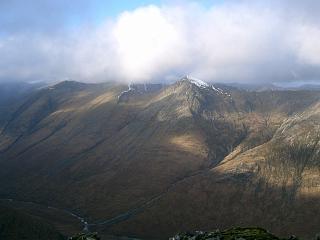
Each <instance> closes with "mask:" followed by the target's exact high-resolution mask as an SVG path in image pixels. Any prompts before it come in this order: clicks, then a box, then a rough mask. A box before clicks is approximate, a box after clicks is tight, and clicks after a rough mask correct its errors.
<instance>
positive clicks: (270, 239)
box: [170, 228, 298, 240]
mask: <svg viewBox="0 0 320 240" xmlns="http://www.w3.org/2000/svg"><path fill="white" fill-rule="evenodd" d="M205 239H207V240H280V239H283V240H284V238H278V237H276V236H274V235H273V234H271V233H269V232H268V231H266V230H264V229H262V228H231V229H228V230H225V231H219V230H216V231H214V232H202V231H197V232H194V233H183V234H178V235H176V236H174V237H173V238H170V240H205ZM288 239H289V240H293V239H298V238H296V237H294V236H291V237H290V238H288Z"/></svg>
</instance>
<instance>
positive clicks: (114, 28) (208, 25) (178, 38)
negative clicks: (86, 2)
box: [0, 1, 320, 82]
mask: <svg viewBox="0 0 320 240" xmlns="http://www.w3.org/2000/svg"><path fill="white" fill-rule="evenodd" d="M312 4H315V5H314V8H312ZM316 9H318V10H320V9H319V4H317V3H316V1H306V2H305V4H304V5H301V1H300V2H299V1H282V3H281V4H280V3H279V2H277V1H268V4H266V3H265V2H264V1H256V2H255V3H253V1H225V3H223V4H220V5H215V6H212V7H211V8H203V7H201V6H200V5H199V4H196V3H187V4H183V5H181V4H180V5H163V6H146V7H141V8H138V9H135V10H133V11H128V12H123V13H122V14H121V15H119V16H118V17H117V18H116V19H114V20H106V21H105V23H103V24H100V25H99V26H98V27H96V26H95V27H92V26H82V27H79V28H77V29H73V30H72V31H54V32H53V33H51V32H50V31H28V32H19V31H17V32H14V33H9V34H6V35H4V36H2V37H0V79H11V78H12V79H23V80H47V81H56V80H59V79H63V78H72V79H76V80H80V81H91V82H94V81H107V80H119V81H153V80H154V81H159V80H163V81H170V80H171V79H175V78H177V77H179V76H181V75H184V74H191V75H193V76H196V77H198V78H202V79H204V80H206V81H219V82H223V81H232V82H241V81H245V82H248V81H255V82H259V81H260V82H281V81H284V82H285V81H318V80H319V82H320V41H319V39H320V21H319V20H320V19H319V18H318V17H317V11H315V10H316ZM313 12H314V14H313Z"/></svg>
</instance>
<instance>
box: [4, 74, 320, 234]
mask: <svg viewBox="0 0 320 240" xmlns="http://www.w3.org/2000/svg"><path fill="white" fill-rule="evenodd" d="M124 91H128V87H127V86H125V85H119V84H115V83H108V84H82V83H77V82H62V83H60V84H58V85H55V86H52V87H49V88H45V89H42V90H40V91H38V92H36V93H35V94H33V95H32V96H30V97H29V98H28V99H27V100H26V101H25V102H24V103H23V104H22V105H21V106H20V107H19V108H18V109H17V110H16V111H15V113H14V114H12V115H11V117H10V120H9V121H8V122H7V123H6V124H5V127H4V129H3V131H2V132H1V136H0V157H1V158H0V189H1V190H0V195H1V196H3V197H10V198H14V199H20V200H25V201H34V202H38V203H43V204H48V205H51V206H57V207H59V208H62V209H69V210H72V211H76V212H77V213H79V214H81V215H82V216H84V217H85V218H86V219H87V220H88V221H89V222H90V223H102V222H105V223H106V224H99V225H95V226H92V228H97V229H98V230H99V231H105V232H111V233H116V234H118V235H127V236H143V237H146V238H147V237H164V236H170V235H172V234H174V233H175V232H178V231H183V230H185V231H187V230H194V229H212V228H216V227H220V226H221V227H229V226H233V225H247V226H248V225H252V224H253V223H259V224H257V225H261V226H265V227H267V228H268V229H271V230H275V231H276V233H280V234H286V233H287V232H290V233H295V231H297V232H298V233H301V234H306V233H307V232H310V233H311V234H312V235H314V234H315V233H314V232H315V231H316V228H315V225H316V223H317V221H319V219H318V218H317V215H316V214H317V209H319V206H318V203H317V201H316V200H317V196H318V195H317V194H318V193H316V192H315V195H313V197H308V198H305V199H306V201H307V202H298V203H297V204H306V205H308V204H309V205H308V206H309V208H308V209H310V211H309V210H304V208H297V211H295V212H294V211H291V210H292V209H291V206H290V208H287V206H285V207H284V208H282V205H281V203H282V202H283V201H282V199H281V198H279V195H278V189H281V186H272V187H270V188H268V189H267V190H266V188H265V186H264V185H263V184H262V183H261V182H262V181H263V180H264V177H265V176H264V175H263V174H264V172H263V173H262V171H261V169H262V166H260V161H263V159H264V156H265V155H264V154H265V153H267V152H268V151H269V146H270V144H269V143H270V142H272V141H274V139H276V136H278V135H279V132H280V129H281V128H283V126H284V124H285V123H286V121H292V120H291V119H294V118H296V116H300V115H301V114H302V115H303V116H304V115H305V116H306V117H308V115H307V114H308V112H310V114H311V113H312V112H313V110H311V109H312V108H316V106H317V105H316V103H317V102H318V101H319V97H320V93H319V92H317V91H267V92H247V91H242V90H236V89H228V88H226V89H223V90H221V89H219V88H215V87H211V86H206V85H204V86H203V85H201V84H195V83H194V82H192V81H189V80H188V79H183V80H181V81H178V82H177V83H175V84H173V85H169V86H162V87H160V88H158V87H157V88H155V89H153V90H152V91H145V90H142V91H141V90H139V91H131V92H130V94H127V97H126V98H123V97H121V98H118V97H119V96H123V92H124ZM123 99H125V100H123ZM308 121H309V119H307V120H306V121H301V122H303V123H304V124H306V122H308ZM307 125H308V124H307ZM314 179H316V178H314ZM261 184H262V185H263V186H261ZM268 191H272V192H268ZM275 200H277V201H278V202H277V203H279V204H277V205H276V206H275V205H274V204H273V203H274V202H275ZM308 201H311V202H312V203H311V204H310V203H309V202H308ZM298 206H300V205H296V206H293V208H294V209H295V207H298ZM262 207H263V208H262ZM279 209H281V211H279ZM299 209H300V210H299ZM289 212H290V213H291V212H294V214H293V213H292V214H291V215H290V221H287V220H286V219H287V218H286V217H287V215H286V214H288V213H289ZM117 216H120V217H119V218H116V219H114V217H117ZM261 216H263V218H261ZM301 216H303V218H302V217H301ZM318 216H319V214H318ZM307 217H313V218H315V221H314V222H313V223H311V222H310V223H308V224H304V225H303V226H301V223H302V221H304V220H305V218H307ZM291 218H292V219H291ZM109 220H110V221H109ZM283 223H286V224H288V226H285V227H282V228H280V227H279V224H283ZM299 224H300V225H299ZM255 225H256V224H255Z"/></svg>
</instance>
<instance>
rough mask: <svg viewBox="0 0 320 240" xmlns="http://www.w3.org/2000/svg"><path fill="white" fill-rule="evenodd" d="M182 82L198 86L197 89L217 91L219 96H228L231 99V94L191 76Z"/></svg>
mask: <svg viewBox="0 0 320 240" xmlns="http://www.w3.org/2000/svg"><path fill="white" fill-rule="evenodd" d="M182 80H187V81H189V82H190V83H192V84H194V85H196V86H197V87H199V88H201V89H210V88H211V89H212V90H214V91H216V92H217V93H218V94H221V95H226V96H228V97H231V95H230V94H229V93H226V92H224V91H223V90H222V89H221V88H218V87H215V86H213V85H210V84H208V83H206V82H205V81H203V80H200V79H197V78H194V77H190V76H189V75H187V76H185V77H183V78H182Z"/></svg>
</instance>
